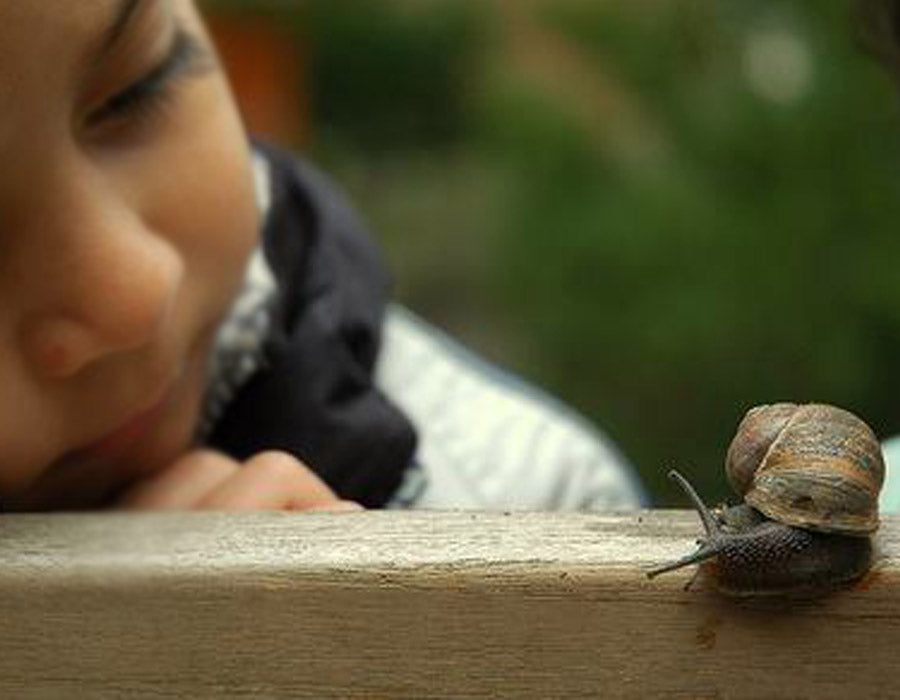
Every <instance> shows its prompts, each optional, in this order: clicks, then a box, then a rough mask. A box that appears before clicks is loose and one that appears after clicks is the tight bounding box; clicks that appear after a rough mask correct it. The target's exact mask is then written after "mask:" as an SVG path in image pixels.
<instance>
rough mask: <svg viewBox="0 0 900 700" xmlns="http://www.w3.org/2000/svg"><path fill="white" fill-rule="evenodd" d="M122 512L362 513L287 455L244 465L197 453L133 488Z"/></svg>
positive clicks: (265, 457) (260, 457) (269, 454)
mask: <svg viewBox="0 0 900 700" xmlns="http://www.w3.org/2000/svg"><path fill="white" fill-rule="evenodd" d="M117 506H118V507H120V508H127V509H140V510H191V509H196V510H361V509H362V506H360V505H358V504H356V503H354V502H352V501H343V500H341V499H339V498H338V497H337V496H336V495H335V494H334V492H333V491H332V490H331V489H330V488H328V486H326V485H325V483H324V482H323V481H322V480H321V479H320V478H319V477H318V476H316V475H315V474H313V472H312V471H311V470H310V469H309V467H307V466H306V465H305V464H303V463H302V462H300V461H299V460H297V459H295V458H294V457H293V456H291V455H289V454H288V453H286V452H276V451H269V452H260V453H259V454H258V455H255V456H254V457H251V458H250V459H248V460H247V461H246V462H244V463H243V464H240V463H239V462H236V461H235V460H233V459H231V458H230V457H228V456H226V455H223V454H221V453H219V452H214V451H212V450H204V449H200V450H193V451H191V452H188V453H187V454H185V455H184V456H182V457H180V458H179V459H177V460H176V461H175V462H174V463H173V464H172V465H171V466H170V467H169V468H168V469H166V470H165V471H163V472H161V473H160V474H158V475H156V476H153V477H151V478H150V479H147V480H145V481H141V482H139V483H137V484H136V485H134V486H132V487H131V488H130V489H128V491H126V492H125V495H124V496H122V498H121V499H120V500H119V502H118V504H117Z"/></svg>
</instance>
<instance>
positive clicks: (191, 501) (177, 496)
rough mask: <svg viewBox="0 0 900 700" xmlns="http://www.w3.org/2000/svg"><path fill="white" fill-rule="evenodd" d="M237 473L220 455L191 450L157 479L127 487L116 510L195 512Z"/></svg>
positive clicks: (234, 465) (232, 463)
mask: <svg viewBox="0 0 900 700" xmlns="http://www.w3.org/2000/svg"><path fill="white" fill-rule="evenodd" d="M240 469H241V465H240V464H239V463H238V462H236V461H235V460H233V459H231V458H230V457H228V456H226V455H224V454H222V453H220V452H215V451H213V450H206V449H203V450H192V451H191V452H188V453H187V454H185V455H183V456H182V457H179V458H178V459H177V460H175V461H174V462H173V463H172V465H171V466H170V467H168V468H167V469H165V470H164V471H163V472H161V473H160V474H158V475H157V476H154V477H151V478H150V479H147V480H145V481H141V482H139V483H137V484H135V485H134V486H133V487H131V488H130V489H129V490H128V491H127V492H126V493H125V494H124V495H123V496H122V497H121V498H120V499H119V502H118V506H119V507H121V508H126V509H138V510H140V509H150V508H153V509H160V510H182V509H190V508H196V507H197V506H198V504H199V503H200V502H201V501H202V500H203V499H204V497H206V496H207V495H209V494H210V492H212V491H215V489H216V488H217V487H218V486H220V485H221V484H222V483H224V482H226V481H227V480H228V479H230V478H232V477H233V476H234V475H235V474H236V473H237V472H238V471H239V470H240Z"/></svg>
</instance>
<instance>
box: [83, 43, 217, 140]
mask: <svg viewBox="0 0 900 700" xmlns="http://www.w3.org/2000/svg"><path fill="white" fill-rule="evenodd" d="M202 55H203V49H202V48H201V47H200V45H199V44H198V43H197V41H196V40H195V39H194V38H193V37H192V36H190V35H189V34H187V33H186V32H184V31H181V30H179V31H178V33H177V34H176V36H175V39H174V41H173V42H172V48H171V49H170V50H169V52H168V53H167V54H166V56H165V58H163V60H162V61H160V63H158V64H157V65H156V66H154V67H153V68H152V69H151V70H150V71H149V72H147V73H146V74H145V75H144V76H143V77H141V78H139V79H138V80H136V81H135V82H133V83H131V84H130V85H128V86H127V87H126V88H125V89H124V90H122V91H120V92H118V93H116V94H114V95H113V96H112V97H110V98H109V99H107V100H106V102H104V103H103V104H102V105H100V107H99V108H98V109H97V110H95V111H94V112H93V113H92V114H91V115H90V117H89V120H88V121H89V122H90V124H92V125H93V124H100V123H103V122H106V121H113V120H120V119H136V120H142V119H146V118H150V117H153V116H155V115H156V114H157V112H158V111H159V110H160V109H161V108H163V107H165V105H166V103H167V102H168V101H169V100H170V99H171V98H172V94H173V88H174V86H175V84H176V83H177V81H178V79H179V78H182V77H184V76H185V75H186V74H188V73H190V72H191V69H192V68H194V67H196V66H197V63H198V60H199V58H200V57H201V56H202Z"/></svg>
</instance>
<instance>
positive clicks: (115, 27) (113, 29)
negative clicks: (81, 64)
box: [96, 0, 144, 56]
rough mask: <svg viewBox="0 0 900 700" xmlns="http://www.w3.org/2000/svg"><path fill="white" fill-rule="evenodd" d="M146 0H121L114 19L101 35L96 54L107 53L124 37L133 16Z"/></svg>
mask: <svg viewBox="0 0 900 700" xmlns="http://www.w3.org/2000/svg"><path fill="white" fill-rule="evenodd" d="M143 2H144V0H120V1H119V5H118V7H116V11H115V12H114V13H113V16H112V21H111V22H110V23H109V25H108V26H107V28H106V29H105V30H104V31H103V33H102V34H101V35H100V41H99V43H98V46H99V48H98V49H97V52H96V55H97V56H101V55H103V54H104V53H107V52H108V51H109V50H110V49H111V48H112V47H113V46H115V44H116V42H118V41H119V39H121V38H122V35H123V34H124V33H125V30H126V29H128V25H129V24H130V23H131V20H132V18H133V17H134V16H135V15H136V14H137V10H138V8H139V7H140V6H141V4H143Z"/></svg>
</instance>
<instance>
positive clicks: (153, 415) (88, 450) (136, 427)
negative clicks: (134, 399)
mask: <svg viewBox="0 0 900 700" xmlns="http://www.w3.org/2000/svg"><path fill="white" fill-rule="evenodd" d="M172 393H173V387H169V388H168V389H167V390H166V391H165V392H164V393H163V394H162V396H161V397H160V398H158V399H156V400H155V401H154V402H153V403H152V404H151V405H150V406H149V408H145V409H142V410H140V411H137V412H136V413H134V414H132V415H131V416H130V417H129V418H127V419H126V420H125V421H123V422H122V423H120V424H119V426H118V427H116V428H115V429H113V430H112V431H110V432H109V433H107V434H106V435H104V436H103V437H101V438H99V439H98V440H95V441H94V442H92V443H90V444H88V445H85V446H84V447H81V448H79V449H78V450H76V451H75V452H74V453H73V455H74V456H76V457H79V458H83V459H89V460H91V461H94V460H98V461H108V460H111V459H115V458H116V457H119V456H121V455H122V453H123V452H125V451H126V450H127V449H128V448H129V447H130V446H131V445H133V444H134V443H135V442H137V441H138V440H140V439H141V438H142V437H143V436H144V435H146V434H147V433H149V432H150V431H151V430H152V428H153V427H154V426H155V425H156V424H157V423H158V422H159V420H160V418H161V417H162V414H163V413H164V412H165V408H166V406H167V405H168V403H169V398H170V396H171V395H172Z"/></svg>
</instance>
